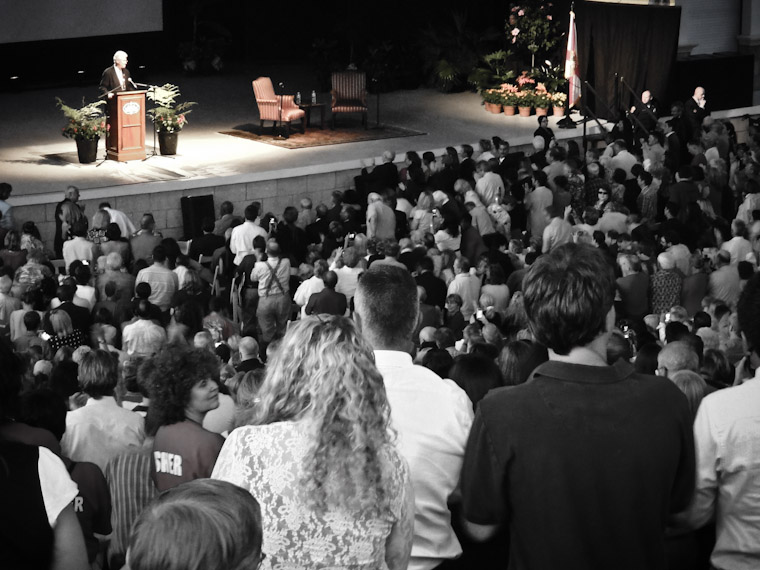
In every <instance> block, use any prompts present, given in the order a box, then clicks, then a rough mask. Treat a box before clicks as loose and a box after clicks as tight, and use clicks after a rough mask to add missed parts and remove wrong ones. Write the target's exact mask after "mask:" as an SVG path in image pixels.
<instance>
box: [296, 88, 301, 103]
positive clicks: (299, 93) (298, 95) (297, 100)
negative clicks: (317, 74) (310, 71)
mask: <svg viewBox="0 0 760 570" xmlns="http://www.w3.org/2000/svg"><path fill="white" fill-rule="evenodd" d="M300 104H301V92H300V91H296V105H300Z"/></svg>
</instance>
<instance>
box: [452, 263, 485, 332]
mask: <svg viewBox="0 0 760 570" xmlns="http://www.w3.org/2000/svg"><path fill="white" fill-rule="evenodd" d="M453 269H454V280H453V281H452V282H451V283H449V287H448V289H447V291H446V295H447V296H448V295H453V294H457V295H459V296H460V297H462V303H463V304H462V316H463V317H464V320H465V321H466V322H469V320H470V317H471V316H472V315H473V313H475V307H476V305H477V304H478V297H480V279H478V277H477V275H472V274H471V273H470V262H469V261H468V260H467V259H466V258H464V257H458V258H457V259H455V260H454V267H453Z"/></svg>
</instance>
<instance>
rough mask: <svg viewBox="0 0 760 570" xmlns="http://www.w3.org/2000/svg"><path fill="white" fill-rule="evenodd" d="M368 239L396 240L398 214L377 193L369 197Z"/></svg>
mask: <svg viewBox="0 0 760 570" xmlns="http://www.w3.org/2000/svg"><path fill="white" fill-rule="evenodd" d="M367 237H368V238H375V239H378V240H381V239H387V240H393V239H395V238H396V214H394V213H393V210H392V209H391V208H390V206H388V205H387V204H386V203H385V202H383V198H382V196H380V194H378V193H376V192H370V194H369V196H367Z"/></svg>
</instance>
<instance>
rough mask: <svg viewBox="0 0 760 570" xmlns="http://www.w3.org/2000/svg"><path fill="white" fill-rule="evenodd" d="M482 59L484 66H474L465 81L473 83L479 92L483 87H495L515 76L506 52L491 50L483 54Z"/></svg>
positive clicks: (481, 91)
mask: <svg viewBox="0 0 760 570" xmlns="http://www.w3.org/2000/svg"><path fill="white" fill-rule="evenodd" d="M482 61H483V63H485V66H481V67H476V68H475V69H473V70H472V72H471V73H470V75H469V76H468V77H467V82H468V83H470V84H471V85H474V86H475V88H476V89H477V90H478V91H479V92H480V93H481V94H482V93H483V91H484V90H485V89H491V88H494V87H497V86H499V85H501V84H502V83H505V82H507V81H510V80H512V79H514V78H515V72H514V71H513V70H512V69H510V64H509V53H508V52H506V51H504V50H499V51H495V52H491V53H489V54H486V55H484V56H483V58H482Z"/></svg>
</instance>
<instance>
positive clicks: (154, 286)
mask: <svg viewBox="0 0 760 570" xmlns="http://www.w3.org/2000/svg"><path fill="white" fill-rule="evenodd" d="M142 282H146V283H148V284H149V285H150V297H149V298H148V300H149V301H150V302H151V303H153V304H154V305H156V306H158V308H159V309H161V312H163V313H166V314H167V316H168V311H169V308H170V307H171V303H172V297H174V294H175V293H176V292H177V289H179V279H178V278H177V274H176V273H175V272H174V271H172V270H171V269H169V267H167V261H166V250H165V249H164V246H162V245H158V246H156V247H154V248H153V265H151V266H149V267H146V268H145V269H142V270H140V272H139V273H138V274H137V279H135V286H137V285H139V284H140V283H142ZM167 320H168V319H167Z"/></svg>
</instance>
